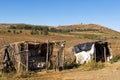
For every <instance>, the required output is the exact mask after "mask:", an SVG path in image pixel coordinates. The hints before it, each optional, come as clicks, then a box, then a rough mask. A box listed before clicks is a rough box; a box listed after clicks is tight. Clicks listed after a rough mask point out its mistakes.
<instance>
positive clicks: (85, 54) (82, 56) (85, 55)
mask: <svg viewBox="0 0 120 80" xmlns="http://www.w3.org/2000/svg"><path fill="white" fill-rule="evenodd" d="M94 46H95V44H93V45H92V47H91V49H90V50H89V51H82V52H79V53H77V54H75V56H76V63H77V64H84V63H85V62H86V63H88V62H89V61H90V60H91V58H92V57H93V55H94V51H95V47H94Z"/></svg>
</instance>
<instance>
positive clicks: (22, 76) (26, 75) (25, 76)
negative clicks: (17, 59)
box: [16, 71, 31, 78]
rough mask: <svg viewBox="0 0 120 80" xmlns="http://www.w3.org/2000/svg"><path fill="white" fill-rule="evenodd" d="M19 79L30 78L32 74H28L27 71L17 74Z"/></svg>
mask: <svg viewBox="0 0 120 80" xmlns="http://www.w3.org/2000/svg"><path fill="white" fill-rule="evenodd" d="M16 77H17V78H30V77H31V73H30V72H27V71H22V72H20V73H17V74H16Z"/></svg>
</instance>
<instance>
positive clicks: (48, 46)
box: [46, 41, 49, 71]
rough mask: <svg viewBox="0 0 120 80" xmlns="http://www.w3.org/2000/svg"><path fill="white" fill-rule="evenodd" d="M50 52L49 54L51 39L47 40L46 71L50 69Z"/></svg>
mask: <svg viewBox="0 0 120 80" xmlns="http://www.w3.org/2000/svg"><path fill="white" fill-rule="evenodd" d="M48 54H49V41H48V42H47V54H46V71H47V70H48Z"/></svg>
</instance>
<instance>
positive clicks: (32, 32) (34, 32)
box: [30, 30, 39, 35]
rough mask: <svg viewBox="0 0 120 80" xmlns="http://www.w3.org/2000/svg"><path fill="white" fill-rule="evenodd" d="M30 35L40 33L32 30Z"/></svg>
mask: <svg viewBox="0 0 120 80" xmlns="http://www.w3.org/2000/svg"><path fill="white" fill-rule="evenodd" d="M30 33H31V35H39V31H37V30H32V31H31V32H30Z"/></svg>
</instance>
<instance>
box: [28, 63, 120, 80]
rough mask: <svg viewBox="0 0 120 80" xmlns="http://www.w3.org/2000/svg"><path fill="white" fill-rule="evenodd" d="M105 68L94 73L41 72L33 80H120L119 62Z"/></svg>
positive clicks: (75, 71) (68, 71) (77, 70)
mask: <svg viewBox="0 0 120 80" xmlns="http://www.w3.org/2000/svg"><path fill="white" fill-rule="evenodd" d="M105 66H106V67H105V68H104V69H101V70H96V71H79V69H74V70H66V71H62V72H53V73H51V72H49V73H44V72H41V73H38V75H37V76H36V77H34V80H120V62H117V63H114V64H110V63H106V65H105ZM30 80H32V78H31V79H30Z"/></svg>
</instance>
